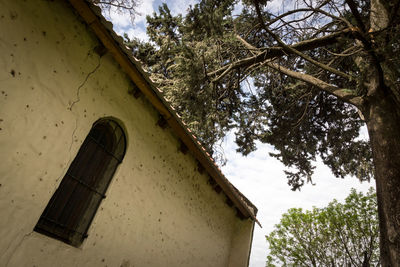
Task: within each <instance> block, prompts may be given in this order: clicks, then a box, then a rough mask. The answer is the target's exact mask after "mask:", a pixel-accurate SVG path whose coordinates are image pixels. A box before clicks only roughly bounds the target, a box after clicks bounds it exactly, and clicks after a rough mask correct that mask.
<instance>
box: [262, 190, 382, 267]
mask: <svg viewBox="0 0 400 267" xmlns="http://www.w3.org/2000/svg"><path fill="white" fill-rule="evenodd" d="M378 229H379V228H378V212H377V203H376V194H375V192H374V190H373V189H372V188H371V189H370V190H369V192H368V193H367V194H366V195H364V194H362V193H361V192H360V193H357V192H356V191H355V190H354V189H352V191H351V193H350V195H349V196H348V197H347V198H346V200H345V203H343V204H342V203H339V202H338V201H336V200H334V201H333V202H331V203H329V205H328V206H327V207H326V208H322V209H318V208H313V210H311V211H303V210H302V209H296V208H293V209H290V210H289V211H288V212H287V213H285V214H283V215H282V218H281V221H280V223H279V224H277V225H275V230H274V231H273V232H271V233H270V234H269V235H268V236H266V239H267V242H268V244H269V249H270V255H269V256H268V258H267V265H266V266H268V267H272V266H296V267H297V266H307V267H308V266H378V265H379V231H378Z"/></svg>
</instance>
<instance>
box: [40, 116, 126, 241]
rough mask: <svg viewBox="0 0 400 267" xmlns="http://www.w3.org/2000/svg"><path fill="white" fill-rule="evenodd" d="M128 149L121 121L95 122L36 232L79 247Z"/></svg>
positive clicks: (106, 120)
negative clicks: (119, 122)
mask: <svg viewBox="0 0 400 267" xmlns="http://www.w3.org/2000/svg"><path fill="white" fill-rule="evenodd" d="M125 149H126V137H125V134H124V131H123V130H122V128H121V126H120V125H119V124H118V123H117V122H115V121H114V120H111V119H100V120H98V121H97V122H95V123H94V125H93V127H92V129H91V130H90V132H89V134H88V136H87V137H86V139H85V141H84V142H83V144H82V146H81V148H80V149H79V151H78V154H77V155H76V157H75V159H74V160H73V162H72V163H71V165H70V167H69V169H68V171H67V173H66V174H65V176H64V178H63V179H62V181H61V183H60V185H59V187H58V189H57V190H56V192H55V193H54V194H53V196H52V197H51V199H50V201H49V203H48V204H47V206H46V208H45V210H44V211H43V213H42V215H41V216H40V219H39V221H38V223H37V224H36V226H35V231H37V232H40V233H43V234H45V235H48V236H51V237H54V238H57V239H59V240H62V241H64V242H66V243H68V244H71V245H74V246H79V245H80V244H81V243H82V242H83V240H84V239H85V238H86V237H87V231H88V228H89V226H90V223H91V222H92V220H93V217H94V215H95V213H96V211H97V209H98V207H99V205H100V202H101V200H102V199H103V198H105V192H106V190H107V187H108V185H109V184H110V182H111V179H112V177H113V175H114V173H115V170H116V169H117V166H118V164H120V163H121V162H122V159H123V157H124V155H125Z"/></svg>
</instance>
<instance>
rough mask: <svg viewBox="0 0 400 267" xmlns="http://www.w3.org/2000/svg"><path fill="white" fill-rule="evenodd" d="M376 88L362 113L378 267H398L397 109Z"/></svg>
mask: <svg viewBox="0 0 400 267" xmlns="http://www.w3.org/2000/svg"><path fill="white" fill-rule="evenodd" d="M372 84H374V83H372ZM375 84H377V83H375ZM380 84H382V83H380ZM379 87H381V86H378V87H376V88H373V89H372V90H371V88H370V90H369V92H370V93H371V94H369V97H368V99H367V102H366V106H365V110H364V112H363V113H364V116H365V118H366V123H367V127H368V132H369V137H370V142H371V147H372V153H373V159H374V165H375V181H376V192H377V198H378V214H379V227H380V250H381V264H382V266H384V267H389V266H390V267H396V266H399V267H400V116H399V114H400V112H399V111H400V107H398V106H397V105H396V104H395V101H394V98H393V96H392V94H391V93H390V90H389V89H388V88H379Z"/></svg>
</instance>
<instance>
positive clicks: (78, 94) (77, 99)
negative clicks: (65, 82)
mask: <svg viewBox="0 0 400 267" xmlns="http://www.w3.org/2000/svg"><path fill="white" fill-rule="evenodd" d="M100 60H101V57H99V62H98V63H97V65H96V67H95V68H94V69H93V70H92V71H90V72H89V73H88V74H87V75H86V78H85V80H84V81H83V82H82V83H81V84H80V85H79V86H78V89H77V90H76V100H75V101H73V102H72V103H71V105H70V106H69V107H68V109H69V110H71V111H72V107H73V106H74V105H75V104H76V103H78V102H79V101H81V98H80V91H81V88H82V87H83V86H84V85H85V84H86V82H87V81H88V80H89V77H90V76H91V75H93V74H94V73H95V72H96V71H97V70H98V69H99V67H100Z"/></svg>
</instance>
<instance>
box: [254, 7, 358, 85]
mask: <svg viewBox="0 0 400 267" xmlns="http://www.w3.org/2000/svg"><path fill="white" fill-rule="evenodd" d="M254 5H255V8H256V12H257V16H258V19H259V21H260V24H261V26H262V27H263V28H264V30H265V31H266V32H267V33H268V34H269V35H271V36H272V38H274V39H275V40H276V41H277V42H278V44H279V45H280V46H281V47H282V48H283V49H284V50H285V51H286V52H290V53H292V54H295V55H297V56H299V57H301V58H303V59H304V60H307V61H309V62H310V63H312V64H314V65H315V66H317V67H319V68H321V69H324V70H327V71H329V72H331V73H334V74H336V75H338V76H341V77H343V78H346V79H348V80H352V79H353V78H352V77H351V76H350V75H349V74H347V73H344V72H341V71H339V70H336V69H334V68H332V67H329V66H327V65H325V64H323V63H321V62H318V61H317V60H315V59H313V58H311V57H310V56H308V55H306V54H304V53H301V52H300V51H298V50H296V49H294V48H293V47H291V46H288V45H287V44H285V43H284V42H283V41H282V40H281V39H280V38H279V36H278V35H276V34H275V33H274V32H272V31H271V30H270V29H269V28H268V27H267V26H266V25H265V23H264V20H263V18H262V15H261V11H260V7H259V5H258V3H257V1H256V0H255V1H254Z"/></svg>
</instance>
